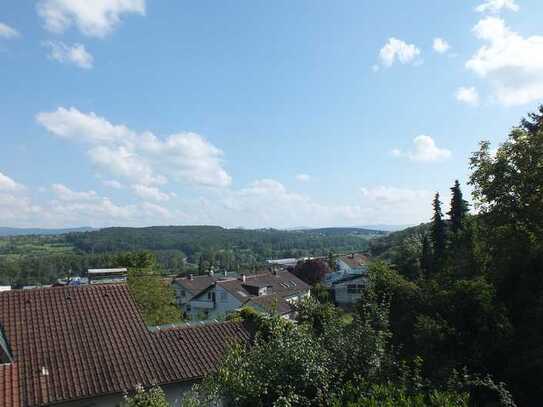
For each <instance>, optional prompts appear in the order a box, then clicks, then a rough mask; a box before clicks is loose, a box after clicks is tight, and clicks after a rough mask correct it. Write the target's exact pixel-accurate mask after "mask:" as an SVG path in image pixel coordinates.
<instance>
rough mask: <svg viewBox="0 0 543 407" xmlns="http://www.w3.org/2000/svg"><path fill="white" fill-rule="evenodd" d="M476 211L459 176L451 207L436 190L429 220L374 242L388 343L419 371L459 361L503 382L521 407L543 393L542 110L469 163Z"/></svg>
mask: <svg viewBox="0 0 543 407" xmlns="http://www.w3.org/2000/svg"><path fill="white" fill-rule="evenodd" d="M470 168H471V170H472V173H471V177H470V181H469V183H470V184H471V186H472V187H473V201H474V204H475V206H476V207H477V209H478V214H477V215H470V213H469V208H468V204H467V202H466V201H465V200H464V199H463V196H462V192H461V190H460V186H459V184H458V182H456V183H455V185H454V186H453V187H452V188H451V197H450V199H451V201H450V211H449V212H448V213H447V214H444V213H443V211H442V202H441V201H440V197H439V195H436V196H435V199H434V201H433V209H434V211H433V217H432V220H431V222H430V223H429V224H426V225H421V226H419V227H416V228H412V229H410V230H408V231H404V232H403V233H400V234H392V235H390V236H387V237H386V238H383V239H380V240H377V241H375V242H372V244H371V246H372V247H371V251H372V253H374V254H378V255H380V256H381V257H382V258H385V259H388V260H389V261H390V263H391V264H392V265H393V266H394V267H395V269H396V270H397V271H398V272H399V273H398V274H389V278H388V280H386V281H384V282H383V285H384V286H385V287H386V289H387V291H388V292H390V293H391V297H392V303H391V309H390V323H391V328H392V332H393V342H394V343H395V344H396V345H397V346H401V348H400V349H401V354H402V356H403V357H405V358H412V357H415V356H421V357H422V358H423V360H424V365H423V366H424V372H425V374H427V375H429V376H431V377H444V376H445V375H446V374H447V372H449V371H450V369H451V368H457V369H458V368H462V367H463V366H467V367H468V368H470V369H471V370H474V371H477V372H480V373H489V374H492V376H493V377H495V378H496V379H498V380H502V381H504V382H506V383H508V385H509V386H510V388H511V389H512V391H513V394H514V396H515V399H516V400H517V402H518V403H519V405H522V406H538V405H540V404H541V399H542V398H543V386H541V383H540V376H541V374H542V373H543V107H541V108H540V109H539V112H538V113H537V114H530V115H529V117H528V119H525V120H522V122H521V124H520V125H519V126H518V127H516V128H514V129H513V130H512V132H511V133H510V135H509V137H508V139H507V140H506V141H505V142H504V143H503V144H502V145H501V146H500V147H499V148H498V149H497V151H496V152H495V153H494V152H492V151H491V149H490V144H489V143H488V142H482V143H481V146H480V150H479V151H478V152H476V153H474V154H473V156H472V158H471V161H470Z"/></svg>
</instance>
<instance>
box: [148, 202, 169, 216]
mask: <svg viewBox="0 0 543 407" xmlns="http://www.w3.org/2000/svg"><path fill="white" fill-rule="evenodd" d="M141 208H142V209H143V211H144V212H145V214H146V215H147V216H148V217H150V218H151V219H152V218H157V217H158V218H160V219H170V218H172V217H173V215H172V213H171V211H170V210H169V209H167V208H164V207H163V206H160V205H157V204H154V203H151V202H144V203H143V204H141Z"/></svg>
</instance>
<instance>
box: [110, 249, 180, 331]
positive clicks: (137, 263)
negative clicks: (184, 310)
mask: <svg viewBox="0 0 543 407" xmlns="http://www.w3.org/2000/svg"><path fill="white" fill-rule="evenodd" d="M117 262H118V264H128V265H129V268H128V288H129V290H130V293H131V294H132V296H133V297H134V300H135V301H136V304H137V305H138V307H139V308H140V310H141V312H142V314H143V319H144V320H145V323H146V324H147V325H163V324H170V323H175V322H179V321H180V320H181V312H180V311H179V309H178V307H177V305H176V304H175V293H174V291H173V289H172V288H171V286H170V285H169V284H168V283H167V282H165V281H163V280H162V277H161V275H160V273H158V272H157V271H156V259H155V257H154V256H153V254H152V253H148V252H136V253H123V254H121V255H119V257H118V259H117Z"/></svg>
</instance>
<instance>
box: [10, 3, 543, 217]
mask: <svg viewBox="0 0 543 407" xmlns="http://www.w3.org/2000/svg"><path fill="white" fill-rule="evenodd" d="M542 16H543V4H542V3H541V2H540V1H536V0H531V1H530V0H479V1H473V2H471V1H453V0H450V1H437V0H436V1H430V0H419V1H410V2H405V1H400V0H397V1H380V2H370V1H347V0H342V1H339V2H335V1H334V2H332V1H330V2H326V1H321V2H315V1H274V2H269V1H236V2H217V1H197V2H196V1H195V2H188V1H175V2H171V1H166V0H153V1H151V0H147V1H146V0H96V1H93V2H92V3H89V2H88V1H85V0H39V1H37V2H30V1H29V2H21V1H15V0H7V1H3V2H2V4H1V5H0V85H1V88H2V92H0V141H1V149H0V225H5V226H41V227H57V226H79V225H91V226H97V227H101V226H109V225H133V226H142V225H155V224H218V225H223V226H229V227H231V226H244V227H268V226H271V227H292V226H300V225H303V226H332V225H371V224H383V223H385V224H414V223H418V222H421V221H425V220H426V219H428V218H429V216H430V210H431V208H430V203H431V197H432V195H433V193H435V192H436V191H440V192H441V193H442V194H444V200H448V188H449V186H450V185H451V184H452V183H453V181H454V179H455V178H458V179H460V181H461V182H463V183H465V181H466V180H467V177H468V174H469V172H468V158H469V156H470V153H471V152H472V151H474V150H475V149H477V144H478V142H479V141H480V140H482V139H488V140H490V141H492V142H493V143H499V142H501V141H503V140H504V139H505V137H506V135H507V133H508V131H509V130H510V128H511V127H512V126H513V125H515V124H517V123H518V122H519V120H520V118H521V117H522V116H524V115H525V114H526V113H527V112H529V111H532V110H534V109H535V108H536V106H537V105H538V103H540V102H541V100H542V99H543V57H542V55H543V29H542V28H541V24H540V21H541V17H542ZM468 191H469V189H468V187H467V186H466V192H468Z"/></svg>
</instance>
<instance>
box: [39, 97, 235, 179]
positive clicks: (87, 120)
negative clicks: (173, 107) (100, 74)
mask: <svg viewBox="0 0 543 407" xmlns="http://www.w3.org/2000/svg"><path fill="white" fill-rule="evenodd" d="M36 120H37V121H38V123H39V124H41V125H42V126H44V127H45V128H46V129H47V130H48V131H49V132H50V133H51V134H53V135H55V136H57V137H60V138H63V139H66V140H72V141H79V142H82V143H84V144H86V145H88V146H89V149H88V155H89V157H90V159H91V161H92V162H93V163H94V165H96V166H97V167H98V168H99V169H100V170H101V171H105V172H108V173H109V174H111V175H112V176H114V177H124V178H126V179H128V180H131V181H133V182H134V183H135V184H140V185H146V186H150V185H160V184H165V183H167V182H169V181H176V182H181V183H185V184H191V185H198V186H209V187H225V186H228V185H230V183H231V177H230V175H228V173H227V172H226V170H225V169H224V168H223V167H222V156H223V152H222V151H221V150H220V149H218V148H217V147H215V146H214V145H212V144H211V143H210V142H208V141H207V140H206V139H205V138H203V137H202V136H200V135H198V134H195V133H177V134H172V135H169V136H167V137H165V138H159V137H157V136H155V135H154V134H153V133H151V132H143V133H138V132H136V131H133V130H130V129H129V128H128V127H127V126H125V125H114V124H112V123H110V122H109V121H108V120H106V119H105V118H103V117H99V116H97V115H96V114H95V113H88V114H87V113H82V112H80V111H79V110H77V109H75V108H73V107H72V108H69V109H66V108H63V107H59V108H58V109H57V110H56V111H53V112H42V113H39V114H38V115H37V116H36Z"/></svg>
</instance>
